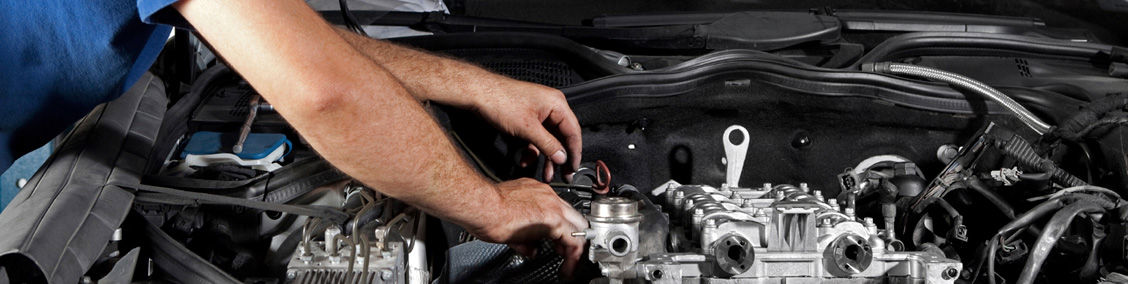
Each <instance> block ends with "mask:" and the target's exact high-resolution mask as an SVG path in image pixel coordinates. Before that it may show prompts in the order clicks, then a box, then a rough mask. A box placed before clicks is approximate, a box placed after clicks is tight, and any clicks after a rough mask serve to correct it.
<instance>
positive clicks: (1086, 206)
mask: <svg viewBox="0 0 1128 284" xmlns="http://www.w3.org/2000/svg"><path fill="white" fill-rule="evenodd" d="M1104 210H1105V208H1104V206H1101V205H1100V204H1097V203H1093V202H1084V201H1081V202H1076V203H1073V204H1070V205H1069V206H1066V207H1065V208H1064V209H1062V210H1061V211H1058V213H1057V214H1054V217H1053V218H1050V222H1049V223H1046V227H1045V228H1044V230H1042V236H1041V237H1040V238H1038V243H1037V244H1035V245H1034V249H1033V250H1031V251H1030V255H1029V256H1027V258H1026V265H1024V266H1023V268H1022V273H1021V274H1019V276H1018V282H1017V283H1018V284H1031V283H1034V277H1035V276H1037V275H1038V272H1039V271H1040V267H1039V266H1041V265H1042V263H1043V262H1045V261H1046V257H1047V256H1049V254H1050V249H1052V248H1053V247H1054V244H1056V243H1057V240H1058V238H1061V235H1062V234H1064V233H1065V230H1066V229H1067V228H1068V227H1069V224H1070V223H1072V222H1073V218H1074V217H1076V216H1077V215H1078V214H1081V213H1096V212H1104Z"/></svg>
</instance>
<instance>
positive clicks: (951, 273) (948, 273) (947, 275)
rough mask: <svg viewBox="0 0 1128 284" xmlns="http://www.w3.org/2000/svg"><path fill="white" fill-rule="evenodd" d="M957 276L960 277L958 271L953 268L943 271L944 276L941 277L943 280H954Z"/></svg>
mask: <svg viewBox="0 0 1128 284" xmlns="http://www.w3.org/2000/svg"><path fill="white" fill-rule="evenodd" d="M957 276H960V271H959V270H956V268H955V267H948V269H944V275H942V277H943V278H944V280H951V279H953V278H956V277H957Z"/></svg>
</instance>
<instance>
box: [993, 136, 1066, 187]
mask: <svg viewBox="0 0 1128 284" xmlns="http://www.w3.org/2000/svg"><path fill="white" fill-rule="evenodd" d="M995 143H997V145H998V146H999V150H1001V151H1002V152H1003V154H1005V155H1007V156H1010V157H1011V158H1014V159H1015V160H1016V161H1018V164H1019V166H1021V167H1022V168H1024V169H1033V170H1037V171H1040V172H1043V173H1049V174H1050V179H1051V180H1053V181H1054V182H1056V183H1059V184H1062V185H1064V186H1066V187H1075V186H1081V185H1086V183H1085V182H1084V181H1081V179H1079V178H1077V177H1076V176H1073V175H1072V174H1069V172H1066V171H1065V170H1063V169H1061V168H1059V167H1058V166H1057V165H1054V162H1053V161H1051V160H1050V159H1046V158H1042V156H1039V155H1038V153H1035V152H1034V147H1031V146H1030V143H1027V142H1026V140H1023V139H1022V137H1019V136H1018V135H1013V136H1011V137H1010V139H1007V140H999V141H996V142H995Z"/></svg>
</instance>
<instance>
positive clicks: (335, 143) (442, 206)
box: [174, 0, 586, 273]
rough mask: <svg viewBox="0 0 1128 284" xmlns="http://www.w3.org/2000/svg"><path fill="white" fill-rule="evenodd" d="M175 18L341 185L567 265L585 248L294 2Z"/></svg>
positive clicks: (249, 4)
mask: <svg viewBox="0 0 1128 284" xmlns="http://www.w3.org/2000/svg"><path fill="white" fill-rule="evenodd" d="M174 7H175V8H176V9H177V10H179V11H180V13H181V14H182V15H184V17H185V18H187V19H188V20H189V21H190V22H191V23H192V24H193V26H195V27H196V29H197V30H198V31H199V33H200V34H201V35H202V36H203V37H205V38H206V39H207V40H208V41H209V42H210V43H211V44H212V46H213V47H214V48H215V49H216V51H217V52H218V53H220V54H222V55H224V58H225V59H227V61H228V62H229V63H230V64H231V65H232V67H233V68H234V69H235V70H237V71H238V72H239V73H240V74H241V75H242V76H243V77H244V78H245V79H246V80H247V81H248V82H250V84H251V85H252V86H254V88H255V89H256V90H257V91H258V92H259V93H260V94H262V96H263V97H265V98H267V99H268V100H270V101H271V103H273V104H274V105H275V107H276V109H277V110H278V112H279V113H280V114H282V116H283V117H285V118H286V120H287V121H288V122H289V123H290V124H291V125H292V126H293V127H294V128H295V129H297V130H298V132H299V133H301V134H302V135H303V136H304V137H305V138H306V140H307V141H309V143H310V144H311V145H312V146H313V148H314V149H317V151H318V153H319V154H320V155H321V156H322V157H324V158H325V159H327V160H328V161H330V162H331V163H333V165H334V166H336V167H337V168H339V169H341V170H342V171H344V172H345V173H348V174H349V175H351V176H352V177H354V178H356V179H358V180H360V181H362V182H364V183H365V184H368V185H370V186H372V187H374V188H377V189H378V190H380V191H381V192H383V193H385V194H387V195H389V196H392V197H395V198H397V199H400V200H403V201H405V202H408V203H410V204H412V205H415V206H417V207H419V208H421V209H423V210H424V211H426V212H428V213H430V214H432V215H435V216H438V217H440V218H444V219H446V220H449V221H452V222H454V223H457V224H459V225H462V226H463V227H466V228H467V229H468V230H470V231H471V232H472V233H475V235H477V236H478V237H480V238H483V239H485V240H487V241H494V242H506V243H520V242H526V241H532V240H537V239H541V238H549V239H553V240H555V241H556V242H557V244H558V246H560V247H561V253H562V254H564V255H565V256H566V259H568V260H570V261H571V264H570V265H574V263H575V260H576V259H578V258H579V255H580V253H581V252H582V245H583V241H582V240H580V239H577V238H573V237H570V236H568V234H569V233H570V232H572V231H575V230H578V229H582V228H585V227H586V222H584V220H583V217H582V216H580V215H579V213H576V212H575V211H574V210H572V209H571V207H570V206H568V205H567V204H566V203H564V202H563V201H562V200H560V199H559V198H557V197H556V195H555V194H554V193H553V192H552V191H551V189H550V188H548V187H547V186H544V185H543V184H539V183H536V182H532V183H530V180H517V181H513V182H507V183H503V184H501V185H495V184H493V183H492V182H490V181H487V180H485V179H483V178H482V177H481V176H480V175H479V174H478V173H477V172H476V171H474V170H473V169H472V168H470V167H469V165H467V164H466V163H465V162H464V161H463V160H462V158H461V156H460V155H459V154H458V153H457V151H456V150H455V149H454V147H453V146H452V145H451V144H450V142H448V140H447V138H446V136H445V135H444V134H443V132H442V131H441V129H440V128H439V127H438V125H437V124H435V122H434V121H433V120H432V118H431V117H430V116H429V115H428V114H427V113H426V112H425V111H424V110H423V109H422V107H421V106H420V104H419V102H418V101H417V100H416V99H415V98H414V97H412V96H411V94H410V93H409V92H408V90H406V89H405V88H404V86H403V85H402V84H401V83H400V81H399V80H397V79H396V78H395V77H393V76H392V75H391V74H390V73H388V72H387V70H386V69H385V68H383V67H381V66H380V64H377V63H376V62H374V61H372V60H370V59H369V58H368V57H367V56H364V55H363V54H361V53H360V52H358V51H357V50H356V49H355V48H353V46H352V45H350V44H348V43H347V42H346V41H345V40H344V39H343V38H341V37H340V36H339V35H338V34H337V33H336V32H335V31H334V29H333V28H331V27H330V26H329V25H328V24H327V23H325V22H324V21H323V20H322V19H321V18H320V17H319V16H318V15H317V14H316V13H315V12H314V11H312V10H311V9H310V8H309V7H307V6H306V4H305V3H303V2H302V1H298V0H184V1H180V2H178V3H176V4H174ZM538 185H539V186H538ZM503 188H504V190H503ZM483 206H489V207H490V208H493V209H494V210H481V208H482V207H483ZM577 218H578V219H577ZM568 269H570V266H568V267H565V268H564V270H568ZM565 272H566V273H567V272H569V271H565Z"/></svg>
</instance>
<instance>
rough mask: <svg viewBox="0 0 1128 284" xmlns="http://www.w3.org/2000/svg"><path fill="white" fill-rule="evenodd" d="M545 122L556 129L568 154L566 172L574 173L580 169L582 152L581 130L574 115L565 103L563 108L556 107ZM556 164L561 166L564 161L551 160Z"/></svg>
mask: <svg viewBox="0 0 1128 284" xmlns="http://www.w3.org/2000/svg"><path fill="white" fill-rule="evenodd" d="M546 122H548V123H551V124H552V125H553V126H555V127H554V128H556V131H557V133H556V134H557V136H559V137H560V138H562V139H563V140H564V147H565V149H566V151H567V153H568V157H567V160H568V161H570V162H571V163H570V164H569V165H568V166H569V168H568V169H566V171H569V172H571V171H575V170H576V169H579V168H580V159H581V158H582V157H581V156H582V155H581V154H582V152H583V144H584V143H583V138H582V137H581V135H580V134H581V132H582V130H581V129H580V122H579V119H577V118H576V114H575V113H573V112H572V110H571V109H569V108H568V104H567V102H565V103H564V104H563V106H558V107H556V108H554V109H553V110H552V112H550V113H549V114H548V119H547V120H546ZM553 161H554V162H556V163H557V164H561V165H563V164H564V162H565V161H559V160H553Z"/></svg>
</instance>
